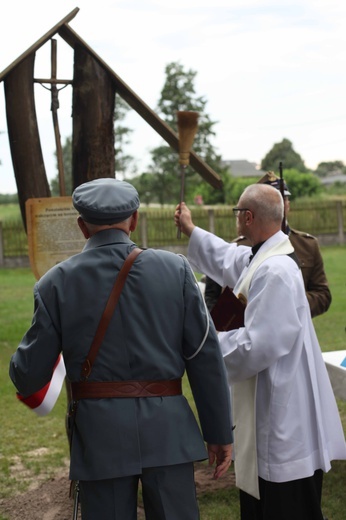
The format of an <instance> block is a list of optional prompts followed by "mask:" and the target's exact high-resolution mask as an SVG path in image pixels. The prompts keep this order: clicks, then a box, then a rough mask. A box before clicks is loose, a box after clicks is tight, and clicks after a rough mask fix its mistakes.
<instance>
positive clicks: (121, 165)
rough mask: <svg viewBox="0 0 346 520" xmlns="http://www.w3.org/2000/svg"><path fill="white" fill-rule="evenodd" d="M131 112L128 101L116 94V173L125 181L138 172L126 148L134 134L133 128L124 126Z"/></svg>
mask: <svg viewBox="0 0 346 520" xmlns="http://www.w3.org/2000/svg"><path fill="white" fill-rule="evenodd" d="M129 110H130V107H129V105H128V104H127V103H126V101H124V100H123V98H121V97H120V96H119V95H118V94H116V96H115V110H114V134H115V143H114V144H115V146H114V147H115V171H116V176H117V177H120V179H125V178H126V177H127V176H129V175H132V174H133V173H135V172H136V167H135V164H134V158H133V157H132V155H129V154H127V153H125V150H126V146H127V145H128V144H130V134H131V133H132V132H133V130H132V129H131V128H129V127H127V126H124V124H123V123H124V120H125V118H126V115H127V113H128V111H129Z"/></svg>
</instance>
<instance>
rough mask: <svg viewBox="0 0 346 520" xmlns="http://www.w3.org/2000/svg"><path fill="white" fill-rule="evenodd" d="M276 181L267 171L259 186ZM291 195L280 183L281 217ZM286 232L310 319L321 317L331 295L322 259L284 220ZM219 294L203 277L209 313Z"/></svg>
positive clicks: (313, 241)
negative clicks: (306, 301) (282, 209)
mask: <svg viewBox="0 0 346 520" xmlns="http://www.w3.org/2000/svg"><path fill="white" fill-rule="evenodd" d="M279 181H280V179H279V177H277V176H276V175H275V174H274V172H268V173H266V175H265V176H264V177H262V178H261V179H260V180H259V181H258V183H259V184H269V185H271V186H273V187H274V188H276V189H278V190H279V189H280V182H279ZM290 195H291V193H290V192H289V189H288V187H287V185H286V183H285V184H284V202H285V216H286V219H287V215H288V213H289V211H290V200H289V197H290ZM286 233H287V235H288V236H289V239H290V242H291V244H292V245H293V247H294V251H295V253H296V255H297V257H298V259H299V265H300V268H301V271H302V275H303V279H304V285H305V291H306V296H307V298H308V302H309V305H310V311H311V316H312V318H314V317H315V316H318V315H320V314H323V313H324V312H326V311H327V310H328V309H329V306H330V303H331V301H332V296H331V293H330V290H329V286H328V280H327V277H326V273H325V271H324V265H323V259H322V255H321V251H320V248H319V245H318V240H317V238H316V237H314V236H312V235H310V234H309V233H306V232H304V231H298V230H296V229H292V228H290V227H289V224H288V222H287V220H286ZM234 241H235V242H236V243H237V244H238V245H244V246H249V245H250V243H249V241H248V239H247V238H245V237H243V236H241V237H238V238H236V239H235V240H234ZM220 292H221V287H220V286H219V285H218V284H216V283H215V282H214V281H213V280H212V279H211V278H208V277H206V286H205V301H206V304H207V307H208V309H209V310H211V309H212V308H213V306H214V305H215V303H216V301H217V299H218V297H219V295H220Z"/></svg>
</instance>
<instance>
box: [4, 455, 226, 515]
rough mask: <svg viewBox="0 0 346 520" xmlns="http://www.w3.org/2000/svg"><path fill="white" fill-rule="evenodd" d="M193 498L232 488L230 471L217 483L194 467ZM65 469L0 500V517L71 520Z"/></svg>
mask: <svg viewBox="0 0 346 520" xmlns="http://www.w3.org/2000/svg"><path fill="white" fill-rule="evenodd" d="M195 478H196V489H197V495H200V494H203V493H206V492H211V491H214V490H217V489H224V488H229V487H232V486H234V485H235V478H234V473H233V471H229V472H228V473H227V475H226V476H225V477H223V478H221V479H220V480H213V479H212V469H211V468H209V467H208V466H206V465H204V464H196V466H195ZM69 491H70V481H69V480H68V468H67V467H66V468H64V469H63V470H62V471H60V472H59V473H57V474H56V475H55V476H54V477H53V478H51V479H49V480H47V481H44V482H40V481H37V479H32V482H31V483H30V486H29V489H28V491H26V492H25V493H22V494H20V495H17V496H15V497H12V498H9V499H2V500H0V513H1V514H2V515H3V516H4V517H5V518H8V519H9V520H24V519H25V520H71V519H72V513H73V500H72V499H71V498H69ZM138 520H144V511H143V509H142V508H141V507H139V508H138Z"/></svg>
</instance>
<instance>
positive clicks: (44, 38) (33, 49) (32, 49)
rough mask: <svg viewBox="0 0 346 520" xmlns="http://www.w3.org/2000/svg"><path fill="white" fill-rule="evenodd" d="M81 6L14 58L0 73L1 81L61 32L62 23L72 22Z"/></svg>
mask: <svg viewBox="0 0 346 520" xmlns="http://www.w3.org/2000/svg"><path fill="white" fill-rule="evenodd" d="M78 11H79V7H76V8H75V9H73V11H71V12H70V13H69V14H68V15H67V16H65V17H64V18H63V19H62V20H60V22H59V23H57V24H56V25H54V27H52V28H51V29H50V30H49V31H48V32H46V34H44V35H43V36H41V38H40V39H39V40H37V42H35V43H34V44H33V45H31V47H29V48H28V49H27V50H26V51H25V52H23V54H21V55H20V56H19V57H18V58H17V59H16V60H14V61H13V62H12V63H11V64H10V65H9V66H8V67H6V69H4V70H3V71H2V72H1V73H0V81H3V80H4V79H5V78H6V76H7V75H8V74H9V73H10V72H11V71H12V70H13V69H14V68H15V67H17V65H19V64H20V63H22V61H24V60H25V59H26V58H27V57H28V56H29V55H30V54H32V53H35V52H36V51H37V50H38V49H39V48H40V47H42V45H44V44H45V43H46V42H47V41H48V40H50V39H51V38H52V37H53V36H54V35H55V34H56V33H57V32H59V29H60V27H61V26H62V25H64V24H65V23H68V22H70V21H71V20H72V19H73V18H74V17H75V16H76V14H77V13H78Z"/></svg>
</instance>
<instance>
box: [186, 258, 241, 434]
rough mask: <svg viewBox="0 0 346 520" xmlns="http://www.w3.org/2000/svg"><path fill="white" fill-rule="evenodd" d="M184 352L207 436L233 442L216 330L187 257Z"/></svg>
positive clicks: (223, 366) (223, 368)
mask: <svg viewBox="0 0 346 520" xmlns="http://www.w3.org/2000/svg"><path fill="white" fill-rule="evenodd" d="M185 262H186V263H185V287H184V302H185V312H184V315H185V316H184V339H183V345H184V355H185V359H186V362H185V367H186V373H187V376H188V379H189V383H190V387H191V391H192V394H193V397H194V400H195V404H196V408H197V412H198V416H199V420H200V424H201V429H202V432H203V437H204V440H205V441H206V442H208V443H211V444H229V443H231V442H233V434H232V424H231V405H230V395H229V388H228V383H227V376H226V370H225V365H224V362H223V358H222V355H221V351H220V347H219V342H218V338H217V333H216V331H215V328H214V325H213V323H212V320H211V318H210V316H209V312H208V310H207V308H206V305H205V302H204V299H203V296H202V294H201V291H200V289H199V287H198V284H197V282H196V280H195V278H194V275H193V273H192V271H191V268H190V266H189V265H188V263H187V261H185Z"/></svg>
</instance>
